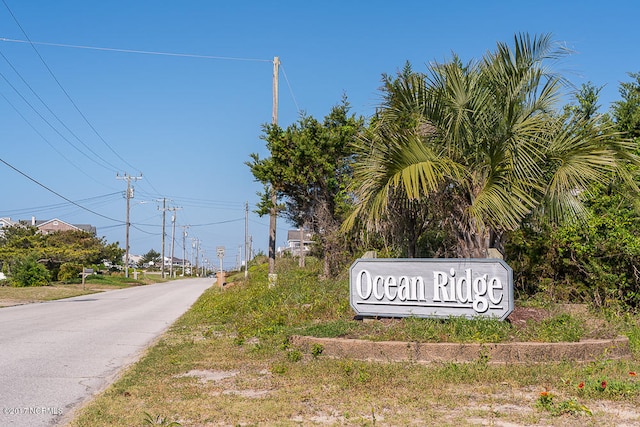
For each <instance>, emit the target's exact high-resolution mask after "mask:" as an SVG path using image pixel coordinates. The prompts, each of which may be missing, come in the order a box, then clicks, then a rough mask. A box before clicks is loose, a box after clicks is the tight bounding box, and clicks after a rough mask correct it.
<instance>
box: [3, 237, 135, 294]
mask: <svg viewBox="0 0 640 427" xmlns="http://www.w3.org/2000/svg"><path fill="white" fill-rule="evenodd" d="M123 254H124V250H123V249H120V248H119V244H118V243H117V242H116V243H107V242H106V241H105V239H104V238H97V237H95V236H94V235H93V234H91V233H87V232H86V231H82V230H71V231H57V232H54V233H50V234H42V233H40V232H39V231H38V229H37V228H36V227H33V226H22V225H14V226H11V227H7V228H4V229H3V233H2V235H0V268H1V270H2V272H3V273H4V274H5V276H6V277H7V278H8V279H7V281H8V282H9V284H10V285H12V286H19V287H21V286H43V285H47V284H49V283H50V282H52V281H61V282H71V281H75V280H77V279H78V276H79V274H80V273H81V272H82V270H83V268H94V269H98V266H101V265H104V264H103V263H105V262H106V263H107V264H109V265H113V266H115V265H120V264H122V255H123Z"/></svg>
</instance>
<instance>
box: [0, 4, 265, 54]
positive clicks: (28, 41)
mask: <svg viewBox="0 0 640 427" xmlns="http://www.w3.org/2000/svg"><path fill="white" fill-rule="evenodd" d="M3 2H4V0H3ZM5 4H6V3H5ZM0 41H3V42H11V43H30V44H32V45H43V46H55V47H66V48H73V49H89V50H101V51H107V52H120V53H135V54H141V55H160V56H176V57H180V58H199V59H217V60H225V61H247V62H273V60H272V59H259V58H241V57H233V56H213V55H198V54H192V53H177V52H159V51H148V50H135V49H118V48H111V47H98V46H83V45H73V44H63V43H49V42H36V41H31V40H18V39H9V38H5V37H0Z"/></svg>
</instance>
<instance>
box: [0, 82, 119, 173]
mask: <svg viewBox="0 0 640 427" xmlns="http://www.w3.org/2000/svg"><path fill="white" fill-rule="evenodd" d="M0 77H2V79H3V80H4V81H5V83H7V84H8V85H9V87H11V89H13V91H14V92H15V93H16V94H18V96H19V97H20V98H21V99H22V100H23V101H24V103H25V104H27V105H28V106H29V107H31V109H32V110H33V112H34V113H36V115H38V117H40V119H42V121H43V122H45V123H46V124H47V125H48V126H49V127H50V128H51V130H53V131H54V132H55V133H57V134H58V136H60V138H62V139H63V140H65V141H66V142H67V143H68V144H69V145H71V146H72V147H73V148H75V149H76V150H77V151H78V152H79V153H80V154H82V155H83V156H85V157H86V158H87V159H89V160H91V161H92V162H93V163H95V164H96V165H98V166H100V167H102V168H105V169H106V170H111V169H109V168H108V167H106V166H105V165H103V164H101V163H99V162H98V161H97V160H96V159H94V158H93V157H91V156H89V155H88V154H87V153H85V152H84V151H82V150H81V149H80V148H78V147H77V146H76V145H75V144H74V143H73V142H71V141H69V139H68V138H67V137H66V136H64V135H63V134H62V133H61V132H60V131H59V130H58V129H57V128H56V127H55V126H53V125H52V124H51V122H50V121H49V120H47V119H46V118H45V117H44V116H43V115H42V114H41V113H40V112H39V111H38V110H37V109H36V108H35V107H34V106H33V105H32V104H31V103H30V102H29V101H28V100H27V98H25V97H24V95H22V94H21V93H20V91H19V90H18V89H17V88H16V87H15V86H14V85H13V84H12V83H11V82H10V81H9V79H7V77H6V76H5V75H4V74H3V73H0ZM3 97H4V95H3ZM4 98H5V100H6V99H7V98H6V97H4ZM13 107H14V109H15V106H13ZM16 111H17V110H16ZM23 119H24V116H23ZM32 128H33V126H32ZM56 151H57V150H56ZM57 152H58V154H60V152H59V151H57ZM63 157H64V156H63ZM76 167H77V166H76Z"/></svg>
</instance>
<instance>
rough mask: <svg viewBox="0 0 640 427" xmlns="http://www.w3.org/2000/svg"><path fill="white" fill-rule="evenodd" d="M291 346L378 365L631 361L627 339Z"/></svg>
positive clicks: (297, 342) (299, 339)
mask: <svg viewBox="0 0 640 427" xmlns="http://www.w3.org/2000/svg"><path fill="white" fill-rule="evenodd" d="M291 344H292V345H293V346H294V347H297V348H299V349H300V350H301V351H303V352H304V353H306V354H309V353H310V352H311V351H312V348H313V346H314V344H318V345H321V346H322V348H323V351H322V356H326V357H331V358H346V359H356V360H368V361H379V362H417V363H469V362H477V361H481V360H485V361H486V362H487V363H493V364H522V363H547V362H562V361H571V362H590V361H594V360H598V359H602V358H604V359H614V360H618V359H630V358H631V350H630V349H629V339H628V338H627V337H618V338H614V339H607V340H584V341H579V342H561V343H534V342H511V343H499V344H491V343H489V344H456V343H417V342H397V341H394V342H390V341H383V342H376V341H367V340H357V339H344V338H315V337H307V336H293V337H291Z"/></svg>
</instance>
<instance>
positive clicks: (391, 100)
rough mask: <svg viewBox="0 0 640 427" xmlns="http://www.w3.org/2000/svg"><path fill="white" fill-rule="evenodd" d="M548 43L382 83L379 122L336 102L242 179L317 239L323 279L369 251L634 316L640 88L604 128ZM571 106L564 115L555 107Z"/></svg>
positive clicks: (277, 132)
mask: <svg viewBox="0 0 640 427" xmlns="http://www.w3.org/2000/svg"><path fill="white" fill-rule="evenodd" d="M564 55H567V52H566V51H565V50H564V49H562V48H561V46H560V45H559V44H558V43H555V42H554V41H553V39H552V38H551V36H549V35H540V36H530V35H528V34H518V35H516V36H515V37H514V39H513V41H512V42H511V43H498V44H497V45H496V47H495V49H494V50H492V51H489V52H488V53H486V54H485V55H484V56H483V57H482V58H480V59H477V60H472V61H469V62H467V63H464V62H463V61H462V60H461V59H460V58H459V57H458V56H456V55H455V54H454V55H453V57H452V58H451V59H450V60H448V61H446V62H443V63H431V64H430V65H429V66H428V67H427V69H426V71H424V72H418V71H415V70H414V69H413V67H412V66H411V64H409V63H407V64H405V65H404V67H403V68H402V69H401V70H400V71H399V72H398V73H396V74H395V75H383V76H382V87H381V88H380V95H381V97H380V98H381V102H380V105H379V106H378V107H377V109H376V112H375V114H374V115H373V117H371V118H369V119H366V120H365V119H364V118H362V117H358V116H356V115H355V114H352V113H351V111H350V105H349V103H348V100H347V99H346V97H343V99H342V100H341V101H340V102H339V103H338V104H337V105H336V106H334V107H333V108H331V110H330V112H329V114H328V115H327V116H326V117H324V119H323V120H317V119H315V118H314V117H311V116H308V115H306V114H303V115H301V117H300V118H299V120H298V121H297V122H296V123H293V124H291V125H289V126H287V127H286V128H282V127H280V126H278V125H274V124H270V125H265V126H264V128H263V133H262V138H263V139H264V141H265V143H266V146H267V149H268V151H269V156H268V157H265V158H261V157H260V156H258V155H257V154H252V155H251V158H250V160H249V161H248V162H247V165H248V166H249V168H250V169H251V172H252V174H253V175H254V177H255V179H256V180H257V181H259V182H261V183H262V184H263V185H264V192H263V193H262V198H261V202H260V203H259V204H258V206H257V212H258V213H260V214H266V213H268V212H269V210H270V209H271V208H272V207H273V205H272V203H273V202H272V199H271V198H270V197H269V195H270V194H271V192H275V193H276V195H277V199H276V200H277V202H276V203H277V206H276V208H277V210H278V212H279V215H280V216H281V217H283V218H285V219H286V220H288V221H289V222H290V223H292V224H293V225H294V226H295V227H301V228H305V229H307V230H309V231H311V232H312V233H313V234H314V235H315V236H316V240H317V245H316V246H315V249H314V250H315V251H316V253H317V255H318V256H320V257H322V258H323V259H324V265H325V268H324V274H325V275H326V276H329V275H332V274H336V273H338V272H340V271H341V270H342V269H343V267H344V266H345V265H346V264H348V263H349V262H351V261H352V260H353V258H354V257H355V256H359V255H361V254H362V253H364V252H365V251H368V250H376V251H378V252H379V253H381V254H382V256H393V257H410V258H411V257H486V256H487V255H488V252H489V249H491V248H495V249H497V250H499V251H500V252H502V253H503V255H504V258H505V260H506V261H507V262H508V263H509V264H510V265H511V266H512V268H513V269H514V276H515V281H516V292H518V293H519V294H520V296H534V295H536V294H537V293H538V292H545V293H547V294H549V295H551V296H552V297H554V298H558V299H572V300H575V299H579V300H584V301H589V302H593V303H595V304H598V305H605V304H613V303H620V302H623V303H625V304H628V305H631V306H635V307H639V306H640V281H639V280H640V271H639V270H638V267H637V265H638V256H639V255H640V236H639V235H638V230H639V228H638V225H640V224H638V220H639V218H640V217H639V215H638V213H639V210H638V208H639V207H640V206H639V203H638V185H637V183H638V173H637V171H638V169H637V168H638V160H639V159H638V144H637V142H638V137H640V73H638V74H636V73H629V77H630V78H631V79H632V80H631V81H630V82H624V83H622V84H621V85H620V88H619V93H620V97H621V99H620V100H618V101H616V102H614V103H613V105H612V107H611V109H610V111H608V112H606V113H600V112H599V111H600V106H599V105H598V96H599V92H600V90H601V87H597V86H595V85H593V84H592V83H587V84H584V85H582V86H581V87H580V88H577V89H575V88H574V89H572V88H571V86H570V85H569V83H568V81H567V80H566V78H565V77H564V76H562V75H561V74H560V73H558V72H556V71H554V70H553V68H552V67H551V64H552V63H553V62H555V61H556V60H558V59H559V58H562V57H563V56H564ZM566 95H571V101H570V102H569V103H567V104H565V105H560V102H561V101H562V99H563V96H566Z"/></svg>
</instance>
